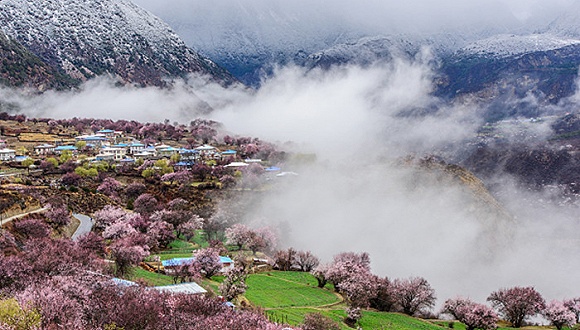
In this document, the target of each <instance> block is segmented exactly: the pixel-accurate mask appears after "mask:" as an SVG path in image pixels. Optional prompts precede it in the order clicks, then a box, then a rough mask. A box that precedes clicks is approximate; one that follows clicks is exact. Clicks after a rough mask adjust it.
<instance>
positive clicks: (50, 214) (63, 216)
mask: <svg viewBox="0 0 580 330" xmlns="http://www.w3.org/2000/svg"><path fill="white" fill-rule="evenodd" d="M47 208H48V211H46V213H45V214H46V217H47V218H48V222H49V223H50V224H51V225H52V226H53V227H54V228H55V229H57V230H60V229H61V228H63V227H66V226H68V225H69V224H70V221H71V218H70V212H69V211H68V208H67V207H66V205H60V206H52V205H50V204H49V205H47Z"/></svg>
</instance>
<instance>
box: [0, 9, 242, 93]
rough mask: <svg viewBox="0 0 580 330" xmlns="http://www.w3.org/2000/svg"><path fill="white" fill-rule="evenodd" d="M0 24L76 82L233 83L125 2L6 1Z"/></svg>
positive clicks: (162, 25) (154, 19)
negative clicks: (196, 78) (195, 76)
mask: <svg viewBox="0 0 580 330" xmlns="http://www.w3.org/2000/svg"><path fill="white" fill-rule="evenodd" d="M0 23H1V25H2V28H1V29H2V30H3V31H4V33H6V34H7V35H8V36H9V37H11V38H14V39H16V40H17V41H18V42H20V43H21V44H22V45H24V46H25V47H26V48H28V49H29V50H30V51H31V52H32V53H34V54H35V55H37V56H38V57H39V58H41V59H42V60H43V61H44V62H46V63H47V64H49V65H50V66H52V67H54V68H56V69H57V70H59V71H61V72H62V73H65V74H67V75H69V76H71V77H72V78H74V79H77V80H80V81H84V80H86V79H89V78H92V77H95V76H99V75H103V74H108V75H112V76H114V77H116V78H119V79H121V80H122V81H124V82H128V83H137V84H141V85H158V86H161V85H165V84H166V81H165V79H167V78H172V77H184V76H185V75H187V74H188V73H199V74H204V75H210V76H212V77H214V79H215V80H217V81H219V82H220V83H222V84H230V83H232V82H234V81H235V79H234V78H232V77H231V75H230V74H229V73H227V72H226V71H225V70H223V69H222V68H220V67H219V66H217V65H216V64H214V63H213V62H212V61H210V60H208V59H206V58H203V57H202V56H200V55H199V54H197V53H196V52H194V51H193V50H191V49H190V48H188V47H187V46H186V45H185V43H184V42H183V41H182V40H181V39H180V38H179V37H178V36H177V35H176V34H175V33H174V32H173V31H172V30H171V29H170V28H169V26H167V25H166V24H165V23H163V22H162V21H161V20H159V19H158V18H157V17H155V16H153V15H152V14H150V13H148V12H147V11H145V10H143V9H141V8H140V7H138V6H136V5H134V4H133V3H131V2H130V1H128V0H103V1H97V0H88V1H81V0H60V1H42V0H5V1H2V2H0Z"/></svg>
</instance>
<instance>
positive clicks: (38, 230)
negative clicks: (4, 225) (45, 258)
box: [14, 218, 50, 239]
mask: <svg viewBox="0 0 580 330" xmlns="http://www.w3.org/2000/svg"><path fill="white" fill-rule="evenodd" d="M14 230H16V232H17V233H19V234H21V235H22V236H24V237H25V238H27V239H30V238H44V237H48V236H49V235H50V227H49V226H48V225H47V224H46V223H45V222H44V221H42V220H39V219H31V218H24V219H21V220H18V221H14Z"/></svg>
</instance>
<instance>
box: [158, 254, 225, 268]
mask: <svg viewBox="0 0 580 330" xmlns="http://www.w3.org/2000/svg"><path fill="white" fill-rule="evenodd" d="M194 260H195V258H194V257H190V258H173V259H169V260H163V261H161V264H162V265H163V267H175V266H181V265H189V264H191V263H193V261H194ZM220 262H221V263H222V264H231V263H233V262H234V261H233V260H232V259H231V258H229V257H222V256H220Z"/></svg>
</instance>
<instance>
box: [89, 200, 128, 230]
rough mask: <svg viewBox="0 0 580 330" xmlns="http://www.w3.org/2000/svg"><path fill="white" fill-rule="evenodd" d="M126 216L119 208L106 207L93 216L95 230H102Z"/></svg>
mask: <svg viewBox="0 0 580 330" xmlns="http://www.w3.org/2000/svg"><path fill="white" fill-rule="evenodd" d="M126 214H127V212H125V210H123V209H122V208H120V207H117V206H113V205H106V206H105V207H103V208H102V209H101V210H99V211H97V212H95V214H94V215H93V220H94V221H95V225H94V226H95V229H98V230H104V229H105V228H107V227H108V226H110V225H112V224H114V223H115V222H117V221H120V220H122V219H123V218H124V217H125V215H126Z"/></svg>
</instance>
